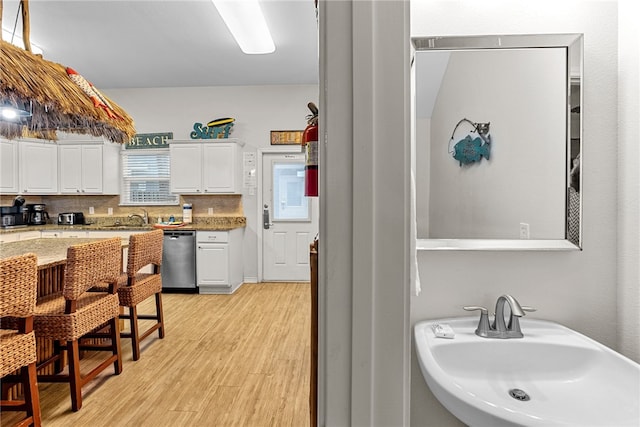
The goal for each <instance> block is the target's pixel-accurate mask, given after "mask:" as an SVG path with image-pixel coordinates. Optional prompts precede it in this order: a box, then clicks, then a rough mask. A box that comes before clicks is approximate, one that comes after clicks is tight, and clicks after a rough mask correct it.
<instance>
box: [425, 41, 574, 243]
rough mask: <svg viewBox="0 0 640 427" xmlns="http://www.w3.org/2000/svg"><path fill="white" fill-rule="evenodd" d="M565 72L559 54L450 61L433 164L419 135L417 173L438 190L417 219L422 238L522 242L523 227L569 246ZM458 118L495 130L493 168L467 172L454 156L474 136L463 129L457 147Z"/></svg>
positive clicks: (465, 55) (463, 55) (499, 53)
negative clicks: (424, 232) (423, 226)
mask: <svg viewBox="0 0 640 427" xmlns="http://www.w3.org/2000/svg"><path fill="white" fill-rule="evenodd" d="M430 53H431V52H421V53H420V55H429V54H430ZM565 70H566V52H565V51H564V50H563V49H559V48H558V49H548V48H547V49H527V50H526V51H525V50H488V51H486V50H485V51H459V52H453V53H451V55H450V57H449V64H448V67H447V71H446V73H445V74H444V78H443V79H442V84H441V86H440V91H439V93H438V97H437V99H436V102H435V106H434V109H433V115H432V117H431V135H430V137H431V138H430V142H431V144H430V147H431V156H430V161H431V162H430V163H426V161H425V160H424V159H423V158H422V156H421V154H423V153H424V148H422V146H423V145H426V144H423V139H422V138H420V137H421V135H420V134H418V140H417V143H418V144H419V145H420V147H416V151H417V155H418V158H417V160H416V162H417V168H423V169H425V170H426V173H428V174H429V175H430V180H431V183H432V184H433V185H432V186H431V188H430V200H429V206H430V211H429V212H428V213H423V214H421V213H420V212H418V216H417V217H418V223H420V222H423V221H428V222H429V230H430V234H429V235H428V236H421V235H418V236H419V237H431V238H445V239H446V238H449V239H452V238H462V239H464V238H479V239H481V238H490V239H518V238H520V237H519V225H520V223H527V224H529V225H530V233H531V238H532V239H562V238H564V236H565V225H566V209H565V200H566V192H567V188H566V185H565V182H566V167H567V164H566V130H565V124H566V110H567V103H566V78H565V77H564V76H565V75H566V74H565V73H566V71H565ZM423 75H424V74H422V73H419V76H420V77H418V79H420V78H421V77H422V76H423ZM462 118H467V119H469V120H471V121H474V122H482V123H487V122H490V123H491V129H490V135H491V137H492V142H491V145H490V158H489V160H487V159H486V158H482V159H481V160H480V162H474V163H472V164H468V165H462V166H461V165H460V164H459V162H458V161H457V160H455V159H453V158H452V156H451V154H449V151H450V150H452V149H453V146H454V144H455V143H457V142H458V141H460V140H461V139H462V138H464V137H465V136H467V135H469V134H471V137H472V138H477V137H478V134H477V133H471V131H472V130H473V128H472V126H471V125H470V124H469V123H466V122H464V123H462V124H461V125H460V126H459V127H458V128H457V129H456V132H455V134H454V138H453V140H451V136H452V132H453V130H454V128H455V126H456V123H458V122H459V121H460V120H461V119H462ZM422 173H425V171H422ZM532 178H533V179H532ZM422 184H423V180H422V179H419V180H418V181H417V189H416V194H417V197H418V198H421V197H423V196H424V194H425V191H426V190H425V188H424V186H423V185H422ZM418 229H420V225H419V226H418Z"/></svg>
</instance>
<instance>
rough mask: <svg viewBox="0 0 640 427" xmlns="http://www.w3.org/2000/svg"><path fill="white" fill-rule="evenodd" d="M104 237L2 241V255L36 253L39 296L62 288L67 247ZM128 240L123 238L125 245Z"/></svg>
mask: <svg viewBox="0 0 640 427" xmlns="http://www.w3.org/2000/svg"><path fill="white" fill-rule="evenodd" d="M96 240H102V238H59V239H31V240H23V241H17V242H11V243H0V257H2V258H8V257H11V256H18V255H24V254H26V253H30V252H31V253H34V254H36V255H37V257H38V298H40V297H43V296H46V295H50V294H52V293H54V292H59V291H61V290H62V282H63V276H64V266H65V264H66V262H67V249H68V248H69V246H72V245H79V244H82V243H91V242H95V241H96ZM127 244H128V242H127V241H125V240H123V247H126V246H127Z"/></svg>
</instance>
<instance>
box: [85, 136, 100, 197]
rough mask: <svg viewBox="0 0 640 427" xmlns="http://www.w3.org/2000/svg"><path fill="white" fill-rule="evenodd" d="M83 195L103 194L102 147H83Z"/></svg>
mask: <svg viewBox="0 0 640 427" xmlns="http://www.w3.org/2000/svg"><path fill="white" fill-rule="evenodd" d="M81 147H82V170H81V173H82V188H81V191H82V192H83V193H94V194H101V193H102V145H82V146H81Z"/></svg>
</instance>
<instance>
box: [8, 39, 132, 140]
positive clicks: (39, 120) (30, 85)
mask: <svg viewBox="0 0 640 427" xmlns="http://www.w3.org/2000/svg"><path fill="white" fill-rule="evenodd" d="M0 58H2V61H0V99H2V100H5V101H6V100H8V101H9V102H11V103H12V104H15V103H16V101H18V100H19V101H23V102H27V103H28V102H31V103H32V105H33V117H32V118H31V121H30V124H29V125H28V126H23V125H22V124H18V123H11V122H4V121H0V135H3V136H5V137H8V138H16V137H20V136H26V135H25V133H29V132H31V134H30V135H29V136H33V135H34V133H35V135H39V134H41V135H42V136H44V137H47V138H48V139H56V138H55V131H56V130H60V131H65V132H71V133H82V134H86V133H89V134H91V135H93V136H104V137H105V138H107V139H108V140H110V141H113V142H117V143H121V144H122V143H125V142H128V141H129V140H130V139H131V138H132V137H133V136H134V135H135V133H136V131H135V127H134V123H133V119H132V118H131V116H129V114H127V112H126V111H125V110H124V109H122V108H121V107H120V106H118V105H117V104H116V103H115V102H113V101H112V100H111V99H109V98H107V97H106V96H105V98H107V100H108V101H109V103H110V104H111V106H112V107H113V110H114V112H115V113H116V114H117V115H118V116H119V117H121V118H115V119H113V118H110V117H109V116H108V115H107V113H106V112H105V111H104V110H102V109H101V108H95V107H94V105H93V102H92V101H91V99H90V98H89V97H88V96H87V95H86V94H85V93H84V92H83V91H82V89H80V88H79V87H78V86H77V85H76V84H75V83H74V82H73V81H71V79H70V78H69V77H68V76H67V72H66V67H64V66H62V65H60V64H57V63H54V62H51V61H47V60H44V59H42V58H40V57H39V56H37V55H34V54H32V53H30V52H27V51H25V50H22V49H20V48H18V47H16V46H13V45H11V44H10V43H8V42H5V41H2V40H0Z"/></svg>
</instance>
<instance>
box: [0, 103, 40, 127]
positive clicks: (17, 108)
mask: <svg viewBox="0 0 640 427" xmlns="http://www.w3.org/2000/svg"><path fill="white" fill-rule="evenodd" d="M32 111H33V106H32V104H31V102H28V103H27V102H22V101H20V100H16V101H15V102H13V103H11V102H10V101H9V100H4V101H2V103H0V120H1V121H10V122H23V121H24V120H28V119H30V118H31V116H32V115H33V112H32Z"/></svg>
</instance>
